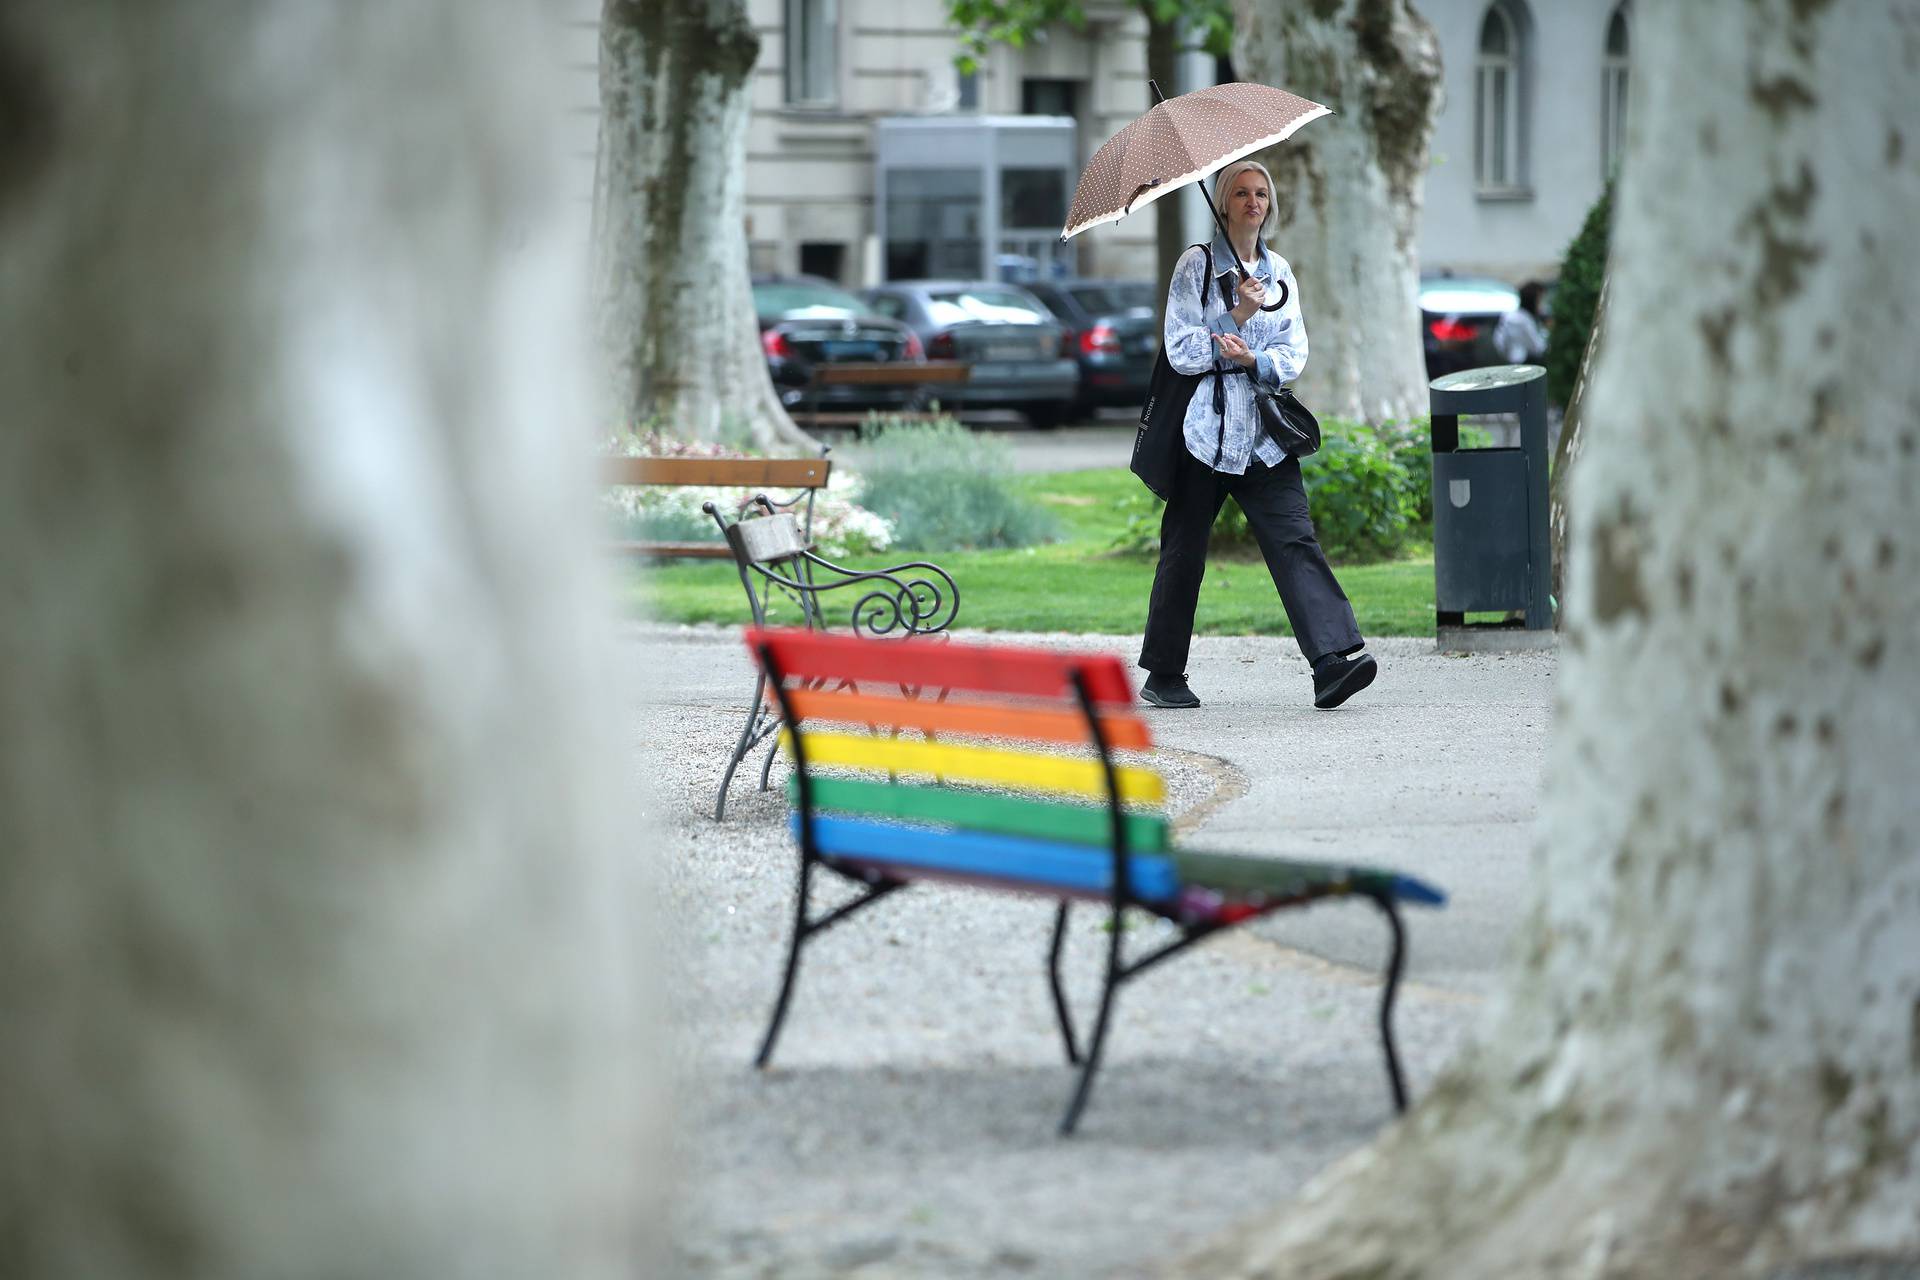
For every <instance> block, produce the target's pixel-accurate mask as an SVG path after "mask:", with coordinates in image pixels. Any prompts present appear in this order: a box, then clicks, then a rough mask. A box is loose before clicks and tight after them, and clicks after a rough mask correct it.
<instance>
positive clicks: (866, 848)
mask: <svg viewBox="0 0 1920 1280" xmlns="http://www.w3.org/2000/svg"><path fill="white" fill-rule="evenodd" d="M746 640H747V645H748V648H749V649H750V650H751V651H753V653H754V654H755V656H756V658H757V659H758V660H759V661H760V663H761V664H762V666H763V667H764V668H765V669H766V671H767V673H768V675H769V676H770V677H772V682H771V683H772V684H773V685H774V691H775V696H776V697H777V699H778V700H779V702H780V705H781V710H782V715H783V718H784V719H785V721H786V731H785V733H784V734H783V741H784V742H785V744H786V746H787V749H788V751H789V752H790V754H791V755H792V757H793V760H794V764H795V769H794V776H793V779H792V781H791V783H790V784H789V794H790V795H791V796H792V797H793V799H794V801H795V807H796V811H797V812H796V814H795V822H796V831H797V833H798V834H799V836H800V839H801V844H802V849H803V852H804V853H806V854H807V855H808V856H817V857H822V858H826V859H829V860H832V861H835V862H837V863H840V864H841V865H854V866H866V867H870V868H872V869H873V871H874V872H875V873H876V874H877V875H884V876H895V877H898V876H903V875H931V876H944V877H949V878H960V879H967V880H981V881H988V882H993V883H1000V884H1011V885H1015V886H1020V887H1029V888H1035V889H1042V890H1045V891H1047V892H1067V893H1078V894H1083V895H1088V896H1100V897H1108V896H1113V895H1114V894H1115V893H1116V891H1117V892H1118V894H1119V896H1122V897H1124V898H1127V899H1129V900H1134V899H1138V900H1143V901H1165V900H1166V899H1168V898H1169V897H1171V896H1172V895H1173V894H1175V893H1177V892H1178V889H1179V884H1178V878H1177V877H1176V876H1175V874H1174V871H1173V866H1172V864H1171V862H1170V861H1169V860H1168V859H1167V858H1165V857H1162V856H1160V855H1161V854H1163V853H1164V851H1166V849H1167V848H1168V844H1169V839H1168V827H1167V820H1166V818H1165V816H1164V815H1163V814H1162V813H1159V812H1156V811H1154V808H1153V807H1154V806H1158V805H1160V804H1161V803H1162V802H1163V801H1164V799H1165V797H1166V786H1165V783H1164V782H1163V780H1162V779H1161V776H1160V774H1159V773H1158V772H1157V771H1155V770H1154V769H1153V768H1152V767H1150V766H1149V765H1147V764H1146V763H1144V762H1141V763H1136V762H1132V761H1123V760H1121V759H1117V758H1116V756H1115V753H1116V752H1144V751H1149V750H1151V749H1152V746H1153V740H1152V735H1151V733H1150V732H1149V731H1148V728H1147V725H1146V722H1145V721H1144V720H1142V719H1141V718H1140V716H1139V715H1138V714H1137V713H1136V712H1135V710H1134V701H1133V689H1132V685H1131V681H1130V679H1129V676H1128V673H1127V670H1126V668H1125V666H1123V665H1122V663H1121V661H1120V660H1119V659H1118V658H1115V657H1113V656H1111V655H1092V654H1072V653H1057V652H1053V651H1049V650H1039V649H1026V648H1015V647H1011V646H1001V645H975V644H955V643H940V642H937V641H930V640H919V639H906V640H894V641H876V640H869V639H864V638H860V637H854V636H844V635H830V634H825V633H821V632H805V631H788V630H774V629H764V628H755V629H750V630H749V631H748V632H747V636H746ZM850 730H851V731H850ZM902 732H913V733H915V734H917V737H916V738H901V737H900V736H899V735H900V734H901V733H902ZM1071 748H1078V750H1071ZM821 770H831V771H833V772H832V773H830V774H823V773H821V772H820V771H821ZM981 787H988V788H993V790H981V789H979V788H981Z"/></svg>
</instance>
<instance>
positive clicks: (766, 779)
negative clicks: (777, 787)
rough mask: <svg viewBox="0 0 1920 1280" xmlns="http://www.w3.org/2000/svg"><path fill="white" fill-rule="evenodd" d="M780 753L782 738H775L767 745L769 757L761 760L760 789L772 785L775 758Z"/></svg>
mask: <svg viewBox="0 0 1920 1280" xmlns="http://www.w3.org/2000/svg"><path fill="white" fill-rule="evenodd" d="M779 754H780V740H779V739H778V738H775V739H774V740H773V741H772V742H771V743H769V744H768V746H767V758H766V759H765V760H762V761H761V762H760V789H761V790H762V791H765V790H767V789H768V788H769V787H771V786H772V783H771V781H770V779H771V778H772V777H773V758H774V757H775V756H777V755H779Z"/></svg>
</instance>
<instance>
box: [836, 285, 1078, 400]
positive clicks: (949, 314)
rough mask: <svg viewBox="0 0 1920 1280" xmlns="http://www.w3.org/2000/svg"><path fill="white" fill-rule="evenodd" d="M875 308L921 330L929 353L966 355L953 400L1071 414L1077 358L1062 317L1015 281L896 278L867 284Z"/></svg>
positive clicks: (946, 395)
mask: <svg viewBox="0 0 1920 1280" xmlns="http://www.w3.org/2000/svg"><path fill="white" fill-rule="evenodd" d="M865 297H866V300H867V303H868V305H869V306H871V307H872V308H873V309H874V310H875V311H877V312H879V313H880V314H881V315H883V316H887V317H889V318H890V319H894V320H898V321H899V322H900V323H902V324H904V325H906V326H907V327H908V328H909V329H911V330H913V332H914V333H916V334H917V335H919V338H920V342H921V345H922V346H923V347H924V348H925V350H926V353H927V359H929V360H961V361H965V362H966V363H967V364H968V365H970V366H972V371H971V372H970V373H969V374H968V376H967V380H966V381H965V382H962V383H958V384H956V385H955V386H954V387H953V388H952V389H951V390H948V391H943V392H942V394H941V396H940V399H941V400H942V402H943V403H946V404H948V405H951V406H952V407H954V408H965V409H1018V410H1020V411H1021V412H1022V413H1024V414H1026V415H1027V419H1028V420H1029V421H1030V422H1032V423H1033V425H1034V426H1036V427H1057V426H1059V425H1060V424H1061V423H1063V422H1066V421H1068V420H1069V419H1070V418H1072V417H1073V416H1074V410H1075V405H1076V404H1077V402H1078V401H1079V398H1080V366H1079V363H1078V362H1076V361H1075V360H1073V359H1072V358H1070V357H1063V356H1062V355H1061V354H1060V332H1061V330H1060V324H1059V322H1058V321H1057V320H1055V319H1054V317H1053V313H1052V312H1050V311H1048V310H1047V308H1046V307H1045V306H1044V305H1043V304H1042V303H1041V301H1040V300H1039V299H1038V298H1036V297H1034V296H1033V295H1032V294H1031V293H1028V292H1027V291H1026V290H1025V289H1022V288H1020V287H1019V286H1018V285H1011V284H999V283H997V282H994V281H990V280H893V281H889V282H888V283H886V284H883V285H879V286H877V287H875V288H872V289H869V290H867V292H866V294H865Z"/></svg>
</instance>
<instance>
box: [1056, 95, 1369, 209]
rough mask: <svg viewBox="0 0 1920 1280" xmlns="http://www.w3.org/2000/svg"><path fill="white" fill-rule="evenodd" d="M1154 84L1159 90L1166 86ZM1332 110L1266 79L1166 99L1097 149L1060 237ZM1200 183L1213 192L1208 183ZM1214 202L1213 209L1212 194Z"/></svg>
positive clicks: (1151, 198)
mask: <svg viewBox="0 0 1920 1280" xmlns="http://www.w3.org/2000/svg"><path fill="white" fill-rule="evenodd" d="M1153 91H1154V94H1155V95H1156V96H1157V95H1158V94H1159V92H1160V88H1159V86H1158V85H1155V86H1154V90H1153ZM1329 114H1331V113H1330V112H1329V111H1328V110H1327V108H1325V107H1323V106H1321V105H1320V104H1319V103H1317V102H1310V101H1308V100H1307V99H1306V98H1302V97H1300V96H1298V95H1296V94H1291V93H1288V92H1287V91H1286V90H1285V89H1274V88H1270V87H1269V86H1267V85H1264V84H1246V83H1236V84H1220V85H1215V86H1214V87H1213V88H1211V89H1196V90H1195V91H1194V92H1192V93H1183V94H1181V95H1180V96H1179V97H1177V98H1166V99H1163V100H1161V101H1160V102H1158V103H1156V104H1155V105H1154V106H1153V108H1152V109H1151V110H1149V111H1148V112H1147V114H1145V115H1143V116H1141V117H1140V118H1139V119H1138V120H1135V121H1134V122H1133V123H1132V124H1130V125H1128V126H1127V127H1126V128H1124V129H1122V130H1121V131H1120V132H1118V133H1116V134H1114V135H1113V137H1111V138H1109V139H1107V144H1106V145H1105V146H1103V147H1101V148H1100V150H1098V151H1096V152H1094V155H1093V159H1092V160H1090V161H1088V162H1087V167H1086V171H1085V172H1083V173H1082V174H1081V175H1080V185H1079V186H1078V187H1077V188H1075V189H1074V193H1073V207H1072V208H1070V209H1068V210H1067V225H1066V226H1065V227H1064V228H1063V229H1062V230H1061V232H1060V238H1061V239H1062V240H1065V239H1067V238H1068V237H1070V236H1077V235H1079V234H1080V233H1081V232H1082V231H1085V230H1087V229H1088V228H1089V227H1097V226H1100V225H1102V224H1104V223H1108V222H1118V221H1120V219H1122V218H1124V217H1126V216H1127V215H1128V214H1129V213H1132V212H1133V211H1134V210H1135V209H1138V208H1140V207H1141V206H1143V205H1147V204H1151V203H1152V202H1153V201H1155V200H1158V199H1159V198H1160V197H1161V196H1164V195H1166V194H1167V193H1168V192H1170V191H1178V190H1179V189H1180V188H1181V187H1184V186H1186V185H1187V184H1188V183H1189V182H1199V181H1200V180H1201V179H1202V178H1205V177H1207V176H1208V175H1210V174H1213V173H1217V172H1219V171H1220V170H1221V169H1224V168H1225V167H1226V166H1228V165H1230V164H1232V163H1233V162H1234V161H1235V160H1239V159H1242V158H1244V157H1246V156H1250V155H1252V154H1253V153H1254V152H1256V151H1258V150H1260V149H1261V148H1263V147H1270V146H1272V145H1273V144H1274V143H1276V142H1279V141H1281V140H1282V139H1284V138H1289V137H1292V136H1293V134H1294V132H1295V131H1296V130H1298V129H1299V128H1300V126H1302V125H1304V124H1306V123H1308V122H1309V121H1313V120H1318V119H1319V118H1320V117H1321V116H1324V115H1329ZM1200 191H1201V194H1202V195H1206V187H1205V185H1204V184H1203V185H1202V186H1201V188H1200ZM1207 208H1208V209H1210V210H1211V209H1213V198H1212V197H1211V196H1208V197H1207ZM1219 220H1220V215H1219V213H1218V212H1217V211H1215V212H1214V221H1215V222H1218V221H1219Z"/></svg>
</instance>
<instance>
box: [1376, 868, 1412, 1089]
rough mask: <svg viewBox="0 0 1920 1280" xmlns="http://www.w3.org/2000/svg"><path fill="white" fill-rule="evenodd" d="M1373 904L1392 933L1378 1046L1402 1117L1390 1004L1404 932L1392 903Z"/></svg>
mask: <svg viewBox="0 0 1920 1280" xmlns="http://www.w3.org/2000/svg"><path fill="white" fill-rule="evenodd" d="M1373 901H1374V905H1375V906H1377V907H1379V908H1380V910H1381V911H1382V912H1383V913H1384V914H1385V915H1386V917H1387V924H1388V926H1389V927H1391V928H1392V930H1393V954H1392V956H1390V957H1389V958H1388V960H1387V989H1386V991H1385V992H1383V993H1382V995H1381V997H1380V1047H1381V1049H1382V1050H1383V1051H1384V1053H1385V1054H1386V1059H1387V1082H1388V1083H1389V1084H1390V1085H1392V1086H1393V1109H1394V1110H1395V1111H1397V1112H1399V1113H1401V1114H1402V1115H1404V1114H1406V1110H1407V1086H1406V1083H1405V1081H1404V1080H1403V1079H1402V1078H1401V1075H1400V1054H1399V1052H1398V1051H1397V1050H1396V1049H1395V1048H1394V1044H1393V1002H1394V999H1395V997H1396V996H1397V995H1398V994H1399V992H1400V972H1401V968H1402V966H1403V965H1404V964H1405V962H1406V931H1405V930H1404V929H1403V928H1401V926H1400V912H1399V911H1398V910H1397V909H1396V908H1395V907H1394V905H1393V903H1392V902H1390V901H1388V900H1387V899H1385V898H1375V899H1374V900H1373Z"/></svg>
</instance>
